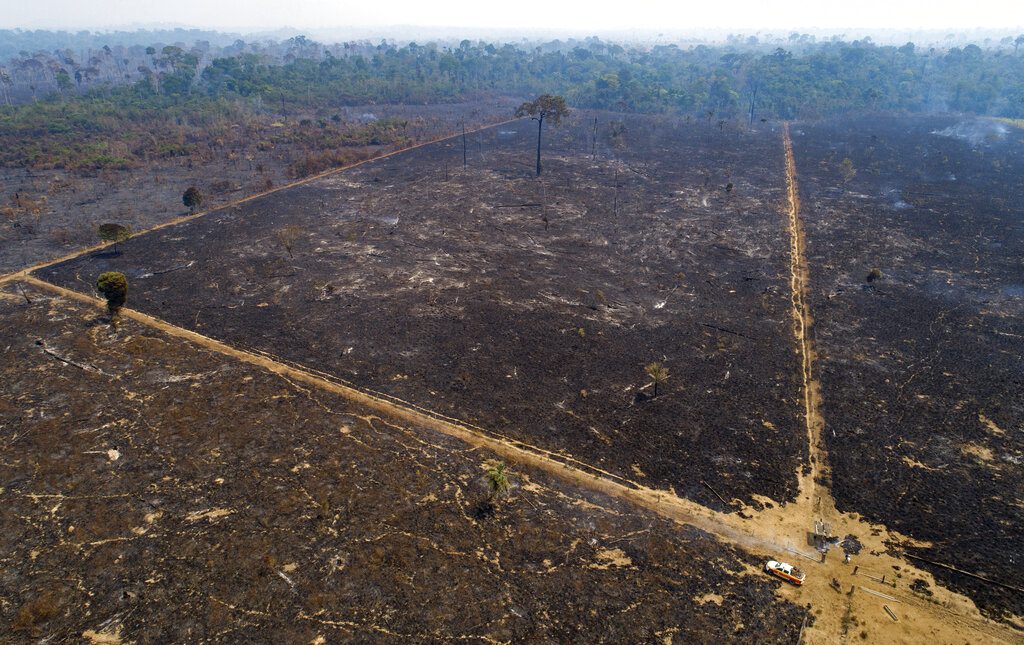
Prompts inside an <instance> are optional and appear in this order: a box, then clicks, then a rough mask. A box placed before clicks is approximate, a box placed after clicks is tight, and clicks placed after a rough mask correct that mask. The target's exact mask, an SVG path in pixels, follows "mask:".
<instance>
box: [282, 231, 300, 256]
mask: <svg viewBox="0 0 1024 645" xmlns="http://www.w3.org/2000/svg"><path fill="white" fill-rule="evenodd" d="M300 235H302V228H301V227H299V226H296V225H294V224H292V225H290V226H285V227H284V228H282V229H278V231H277V239H278V240H280V242H281V246H283V247H284V250H285V251H288V257H290V258H294V257H295V256H294V255H292V249H294V248H295V242H296V240H298V239H299V236H300Z"/></svg>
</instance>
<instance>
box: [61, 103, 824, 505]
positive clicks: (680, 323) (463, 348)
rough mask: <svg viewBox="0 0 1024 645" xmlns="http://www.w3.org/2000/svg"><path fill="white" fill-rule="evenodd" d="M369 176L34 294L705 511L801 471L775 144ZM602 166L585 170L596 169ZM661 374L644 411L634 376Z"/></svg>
mask: <svg viewBox="0 0 1024 645" xmlns="http://www.w3.org/2000/svg"><path fill="white" fill-rule="evenodd" d="M594 132H595V127H594V122H593V121H592V120H591V117H589V116H588V117H586V118H582V117H581V118H578V119H577V120H576V121H575V122H573V123H569V124H566V125H564V126H563V127H562V128H560V129H554V128H552V129H549V130H548V131H547V132H546V134H545V136H546V144H545V155H544V167H545V170H544V174H543V175H542V178H541V179H540V180H537V179H536V178H533V177H532V175H531V170H532V161H533V145H534V142H535V136H536V125H535V122H532V121H529V120H524V121H519V122H516V123H513V124H508V125H504V126H499V127H496V128H493V129H490V130H487V131H485V132H483V133H481V134H480V135H478V136H476V137H471V138H470V139H469V141H468V142H467V143H468V145H467V150H466V152H467V155H468V159H469V167H467V168H463V167H462V163H463V148H462V141H461V139H460V138H455V139H451V140H448V141H446V142H443V143H441V144H435V145H431V146H426V147H423V148H420V149H417V150H415V151H412V152H409V153H404V154H401V155H399V156H395V157H392V158H389V159H386V160H381V161H376V162H373V163H370V164H366V165H364V166H361V167H359V168H356V169H353V170H350V171H346V172H344V173H342V174H339V175H335V176H333V177H330V178H327V179H324V180H321V181H317V182H314V183H312V184H307V185H305V186H302V187H298V188H295V189H293V190H289V191H284V192H281V193H277V194H274V195H270V196H267V197H265V198H261V199H259V200H256V201H253V202H250V203H247V204H244V205H243V206H241V207H238V208H235V209H232V210H229V211H224V212H219V213H215V214H211V215H209V216H207V217H204V218H201V219H199V220H194V221H191V222H188V223H186V224H183V225H179V226H175V227H172V228H168V229H164V230H162V231H157V232H155V233H153V234H148V235H144V236H140V237H138V238H135V239H133V240H131V241H130V242H129V243H127V244H125V245H123V246H124V251H123V253H121V254H119V255H113V254H110V253H102V254H94V255H90V256H87V257H82V258H79V259H77V260H74V261H70V262H68V263H65V264H63V265H59V266H55V267H52V268H50V269H47V270H44V271H42V272H41V276H42V277H44V278H45V279H47V280H51V281H54V282H56V283H58V284H62V285H65V286H69V287H71V288H74V289H78V290H82V291H88V290H90V288H91V287H90V283H91V281H92V280H94V276H95V275H97V274H98V273H99V272H102V271H105V270H108V269H114V270H121V271H124V272H126V273H127V274H128V276H129V279H130V280H131V283H132V293H131V296H130V306H133V307H136V308H138V309H140V310H143V311H145V312H147V313H150V314H153V315H156V316H158V317H160V318H163V319H165V320H168V321H170V322H172V323H174V324H176V325H179V326H182V327H186V328H191V329H194V330H196V331H199V332H201V333H203V334H206V335H208V336H212V337H214V338H217V339H220V340H224V341H225V342H228V343H230V344H232V345H236V346H241V347H249V348H255V349H258V350H260V351H263V352H267V353H270V354H272V355H275V356H278V357H281V358H282V359H285V360H289V361H293V362H297V363H299V364H302V365H305V366H309V367H311V368H315V369H319V370H322V371H325V372H328V373H330V374H332V375H335V376H337V377H340V378H343V379H346V380H348V381H351V382H353V383H355V384H356V385H358V386H360V387H363V388H369V389H372V390H376V391H381V392H385V393H387V394H389V395H392V396H396V397H400V398H401V399H404V400H407V401H410V402H412V403H414V404H418V405H421V406H424V407H427V408H430V409H432V410H436V411H438V412H441V413H444V414H448V415H451V416H453V417H456V418H458V419H462V420H465V421H468V422H470V423H476V424H479V425H481V426H484V427H485V428H487V429H488V430H490V431H494V432H498V433H502V434H505V435H509V436H512V437H514V438H516V439H519V440H522V441H524V442H527V443H531V444H535V445H539V446H542V447H544V448H547V449H550V450H556V451H559V452H564V453H569V454H572V455H574V456H576V457H578V458H581V459H583V460H585V461H587V462H589V463H592V464H595V465H598V466H600V467H603V468H606V469H608V470H610V471H612V472H614V473H616V474H618V475H620V476H624V477H627V478H629V479H632V480H634V481H638V482H642V483H644V484H648V485H654V486H660V487H672V488H674V489H675V490H676V492H677V493H679V494H681V495H685V496H688V497H692V498H693V499H695V500H697V501H700V502H702V503H705V504H708V505H710V506H716V507H721V504H720V502H719V501H718V500H716V499H715V497H714V496H713V495H712V494H711V493H709V491H708V490H707V489H706V488H705V487H703V486H702V485H701V481H702V480H704V481H707V482H708V483H710V484H711V485H712V486H714V487H715V488H716V489H717V490H718V491H719V492H721V493H723V494H724V495H725V496H726V497H736V498H740V499H745V500H750V499H751V497H750V496H751V495H752V494H762V495H766V496H769V497H771V498H773V499H776V500H787V499H792V498H793V496H794V494H795V489H796V478H795V475H794V474H795V472H796V471H797V469H798V467H799V465H800V464H801V462H802V461H803V459H805V456H806V445H805V444H806V442H805V440H804V433H803V430H802V427H801V425H800V419H799V417H798V413H799V410H800V405H799V399H798V392H799V390H798V374H797V358H796V355H795V351H794V343H793V335H792V330H791V319H790V311H789V291H788V263H787V262H788V258H787V251H788V240H787V237H786V227H785V221H784V215H783V214H784V210H785V209H784V200H785V183H784V169H783V156H782V152H781V151H782V145H781V139H780V136H779V133H778V132H777V131H774V130H772V129H770V128H768V127H765V128H763V129H762V130H761V131H757V132H747V131H742V130H738V129H736V128H735V127H734V126H731V125H730V126H728V127H725V128H719V127H717V126H716V125H714V124H707V123H704V122H700V123H683V122H681V121H679V120H670V119H656V118H645V117H639V116H636V117H633V116H631V117H623V116H609V115H600V116H599V117H598V125H597V127H596V133H597V141H596V146H595V142H594V137H593V135H594ZM595 148H596V153H597V154H596V155H594V154H593V153H594V152H595ZM652 361H660V362H662V363H664V364H665V365H666V366H667V367H668V368H669V370H670V372H671V378H670V381H669V383H668V386H667V387H666V388H664V393H663V394H662V395H661V396H658V397H657V398H655V399H653V400H650V399H649V394H650V393H651V391H650V389H649V388H648V389H641V388H642V387H643V386H645V385H646V377H645V375H644V373H643V367H644V365H645V364H647V363H649V362H652Z"/></svg>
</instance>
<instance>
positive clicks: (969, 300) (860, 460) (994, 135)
mask: <svg viewBox="0 0 1024 645" xmlns="http://www.w3.org/2000/svg"><path fill="white" fill-rule="evenodd" d="M793 139H794V148H795V152H796V161H797V168H798V170H799V172H800V182H801V184H800V185H801V197H802V200H803V204H802V213H803V217H804V221H805V225H806V232H807V239H808V256H809V259H810V263H811V266H810V273H811V285H812V288H813V290H812V302H811V308H812V311H813V312H814V315H815V318H816V324H815V327H814V335H815V340H816V342H817V346H818V351H819V359H820V376H821V381H822V386H823V401H824V404H823V411H824V415H825V421H826V428H825V433H824V437H825V440H826V443H827V445H828V449H829V459H830V462H831V465H832V484H833V493H834V495H835V498H836V503H837V506H838V507H839V509H840V510H845V511H856V512H858V513H860V514H862V515H864V516H866V517H867V518H870V519H871V520H874V521H879V522H884V523H885V524H886V525H888V526H889V527H890V528H893V529H896V530H899V531H901V532H903V533H904V534H907V535H910V536H912V537H915V538H919V539H924V540H929V541H931V542H933V546H932V547H930V548H926V549H913V550H911V553H916V554H918V555H920V556H923V557H926V558H928V559H930V560H934V561H938V562H942V563H945V564H949V565H953V566H955V567H958V568H961V569H965V570H968V571H972V572H975V573H977V574H980V575H982V576H985V577H988V578H991V579H993V580H997V581H1000V582H1003V583H1006V584H1011V585H1015V586H1017V587H1022V586H1024V576H1022V573H1021V571H1022V569H1021V564H1022V563H1021V560H1020V558H1021V554H1022V553H1024V534H1022V533H1021V526H1024V498H1022V491H1024V472H1022V463H1024V462H1022V460H1024V432H1022V428H1024V398H1022V395H1021V392H1022V388H1021V386H1022V374H1024V359H1022V347H1024V345H1022V343H1024V317H1022V314H1024V266H1022V264H1021V258H1022V257H1024V185H1022V184H1021V181H1020V178H1021V177H1024V145H1022V144H1024V135H1022V131H1021V130H1015V129H1011V128H1008V127H1006V126H1004V125H1002V124H997V123H995V122H992V121H982V120H955V119H950V118H914V119H906V118H904V119H897V118H873V119H860V120H853V121H845V122H842V123H835V122H832V123H820V124H804V125H801V126H799V127H794V129H793ZM844 159H849V160H850V162H851V163H850V164H847V169H848V171H849V170H853V171H854V173H855V174H851V173H850V172H848V171H847V173H846V175H845V176H844V172H843V160H844ZM873 269H878V272H877V273H874V274H873V275H871V274H872V273H873V271H872V270H873ZM869 275H870V278H869ZM922 566H923V565H922ZM931 570H932V571H933V573H934V574H935V575H936V576H937V577H939V578H941V579H942V580H943V581H944V583H946V584H948V585H950V586H951V587H952V588H954V589H958V590H961V591H963V592H966V593H968V594H969V595H970V596H971V597H972V598H974V599H975V600H976V601H977V602H978V603H979V606H981V607H982V608H983V609H985V610H987V611H990V612H992V613H993V614H995V615H999V614H1001V613H1002V612H1003V611H1011V612H1013V613H1015V614H1017V615H1018V616H1019V615H1022V614H1024V596H1022V595H1020V594H1019V593H1014V592H1011V591H1009V590H1006V589H1003V588H1000V587H997V586H992V585H987V584H985V583H982V582H980V581H975V580H972V579H970V578H967V577H964V576H962V575H959V574H953V573H950V572H948V571H944V570H942V569H939V568H932V569H931Z"/></svg>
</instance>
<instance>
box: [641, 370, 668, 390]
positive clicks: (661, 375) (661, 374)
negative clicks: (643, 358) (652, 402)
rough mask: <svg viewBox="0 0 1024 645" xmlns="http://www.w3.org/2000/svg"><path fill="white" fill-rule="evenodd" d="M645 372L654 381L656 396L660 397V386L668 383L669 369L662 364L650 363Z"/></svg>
mask: <svg viewBox="0 0 1024 645" xmlns="http://www.w3.org/2000/svg"><path fill="white" fill-rule="evenodd" d="M644 372H646V373H647V376H649V377H651V380H652V381H654V396H658V386H659V385H665V384H666V383H668V368H667V367H665V366H664V365H662V364H661V363H648V364H647V366H646V367H644ZM652 398H653V397H652Z"/></svg>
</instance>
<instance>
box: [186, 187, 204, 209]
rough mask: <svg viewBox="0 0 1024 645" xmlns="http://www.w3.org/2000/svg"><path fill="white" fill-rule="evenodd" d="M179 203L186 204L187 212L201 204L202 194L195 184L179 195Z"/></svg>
mask: <svg viewBox="0 0 1024 645" xmlns="http://www.w3.org/2000/svg"><path fill="white" fill-rule="evenodd" d="M181 203H183V204H185V206H188V212H190V213H194V212H196V209H197V208H199V207H200V206H201V205H202V204H203V194H202V193H201V192H199V189H198V188H196V187H195V186H190V187H189V188H188V190H186V191H185V194H184V195H182V196H181Z"/></svg>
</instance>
